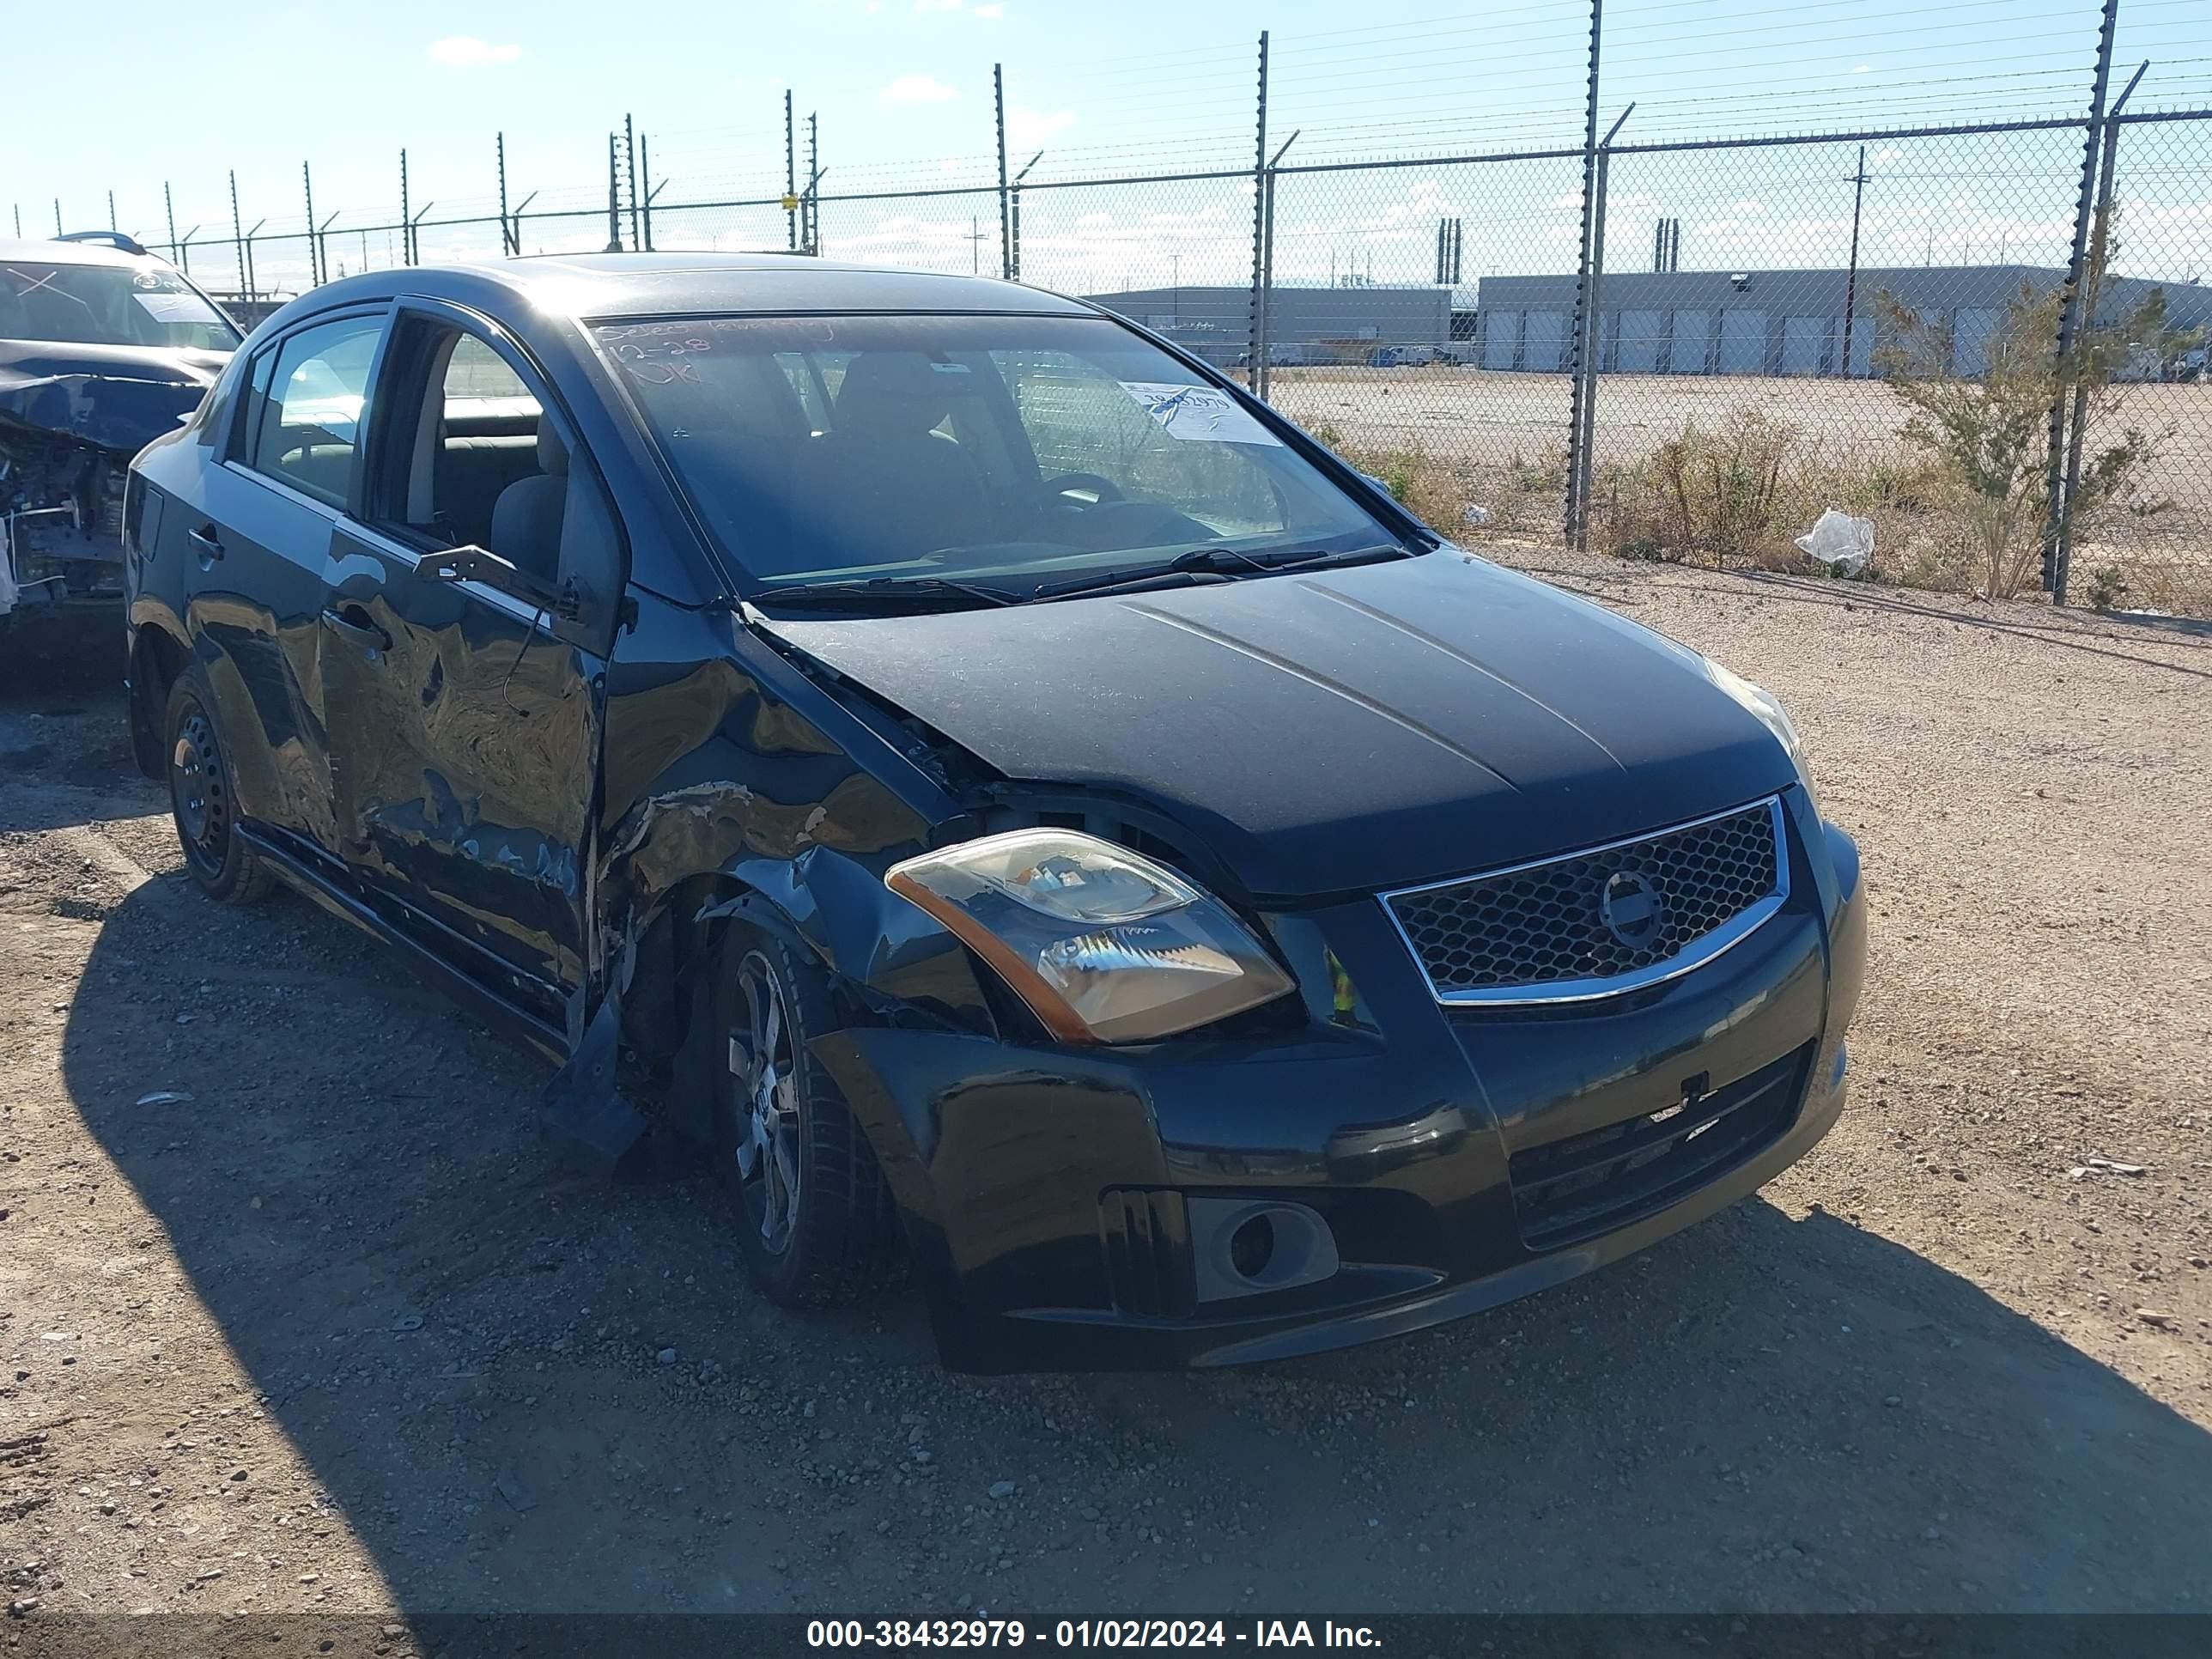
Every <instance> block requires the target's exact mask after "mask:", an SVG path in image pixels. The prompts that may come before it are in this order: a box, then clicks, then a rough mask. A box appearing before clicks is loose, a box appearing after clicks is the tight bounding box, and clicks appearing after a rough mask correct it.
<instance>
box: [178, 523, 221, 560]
mask: <svg viewBox="0 0 2212 1659" xmlns="http://www.w3.org/2000/svg"><path fill="white" fill-rule="evenodd" d="M185 540H186V541H188V542H190V543H191V544H192V545H193V546H194V547H196V548H197V549H198V550H199V556H200V557H202V558H204V559H219V558H221V557H222V543H221V542H219V541H217V540H216V536H215V526H213V525H211V524H204V525H202V526H200V527H199V528H198V529H197V530H187V531H186V532H185Z"/></svg>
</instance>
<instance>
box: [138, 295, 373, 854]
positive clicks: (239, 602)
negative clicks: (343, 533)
mask: <svg viewBox="0 0 2212 1659" xmlns="http://www.w3.org/2000/svg"><path fill="white" fill-rule="evenodd" d="M385 324H386V307H375V308H373V309H368V310H362V311H355V312H346V313H337V314H336V315H327V316H323V317H318V318H314V319H311V320H309V321H307V322H305V323H303V324H301V325H300V326H299V327H297V328H295V329H291V330H289V331H286V332H285V333H283V335H280V336H278V337H276V338H275V339H273V340H271V341H269V342H267V343H265V344H264V345H262V346H261V347H260V348H259V349H258V351H257V352H256V354H255V356H254V359H253V361H252V362H251V363H250V364H249V365H248V366H247V369H246V381H245V384H244V386H242V388H241V393H242V395H240V397H238V398H236V399H235V400H234V408H233V410H231V411H230V417H229V419H228V422H227V424H226V428H225V430H224V431H223V432H222V433H221V434H219V435H217V437H216V449H217V454H216V462H215V464H214V465H211V466H210V467H208V468H206V469H205V470H204V472H203V473H202V474H201V479H202V486H203V494H202V495H201V498H200V499H199V500H197V501H187V500H185V499H182V498H179V500H178V501H175V502H173V504H172V505H171V506H170V507H169V508H168V509H167V511H166V512H165V513H163V514H162V518H161V532H160V533H161V556H163V557H165V558H172V559H174V560H176V561H178V562H179V564H181V565H182V566H183V567H184V568H185V572H186V574H185V594H186V596H187V600H188V603H187V606H186V611H187V615H186V623H187V626H188V627H189V628H190V629H191V632H192V634H193V635H194V637H195V639H196V640H197V642H198V643H199V645H200V646H201V647H202V657H203V659H204V662H205V664H206V667H207V673H208V678H209V681H210V684H211V686H212V688H213V690H214V695H215V700H216V716H217V719H218V720H219V721H220V723H221V726H222V737H223V741H224V744H225V745H226V747H227V748H228V750H229V752H230V755H231V761H232V768H233V769H234V772H235V773H236V774H237V787H238V792H239V798H240V799H239V809H240V816H241V817H244V818H246V820H248V821H250V822H251V823H253V824H254V825H255V826H256V828H257V829H259V830H261V831H263V832H264V833H265V834H266V835H267V836H269V837H270V839H272V840H274V841H276V842H278V843H280V844H282V845H283V847H284V848H285V849H286V850H287V851H289V852H290V853H292V854H295V856H297V857H300V858H301V860H303V861H304V862H307V863H309V864H311V865H316V866H322V867H324V868H325V872H326V873H327V872H334V871H335V870H336V868H337V864H336V859H337V834H336V829H335V826H334V823H333V821H332V817H331V780H330V763H329V752H328V748H327V742H326V732H325V695H324V685H323V681H322V672H321V669H322V644H323V629H322V624H321V621H320V612H321V611H322V606H323V590H324V577H325V567H326V566H327V564H328V563H329V562H330V558H331V549H332V541H333V538H334V537H335V536H336V534H337V529H338V526H339V525H340V524H341V523H342V521H343V518H344V514H345V510H346V507H347V504H348V502H349V500H350V499H351V496H352V492H353V489H354V487H355V483H356V471H357V463H358V460H359V451H360V434H361V428H362V420H363V419H364V417H365V416H366V414H367V412H368V387H369V384H370V378H371V374H372V371H373V368H374V362H375V360H376V356H377V352H378V350H379V349H380V346H381V344H382V342H383V338H384V332H385Z"/></svg>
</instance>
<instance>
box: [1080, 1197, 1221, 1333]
mask: <svg viewBox="0 0 2212 1659" xmlns="http://www.w3.org/2000/svg"><path fill="white" fill-rule="evenodd" d="M1098 1224H1099V1226H1098V1231H1099V1242H1100V1243H1101V1244H1102V1245H1103V1248H1104V1249H1105V1252H1106V1282H1107V1285H1108V1287H1109V1289H1110V1290H1111V1291H1112V1293H1113V1297H1114V1305H1115V1307H1116V1308H1119V1309H1120V1310H1121V1311H1122V1312H1124V1313H1131V1314H1142V1315H1153V1316H1167V1317H1170V1318H1181V1317H1182V1316H1186V1315H1188V1313H1189V1312H1190V1311H1191V1310H1192V1309H1193V1308H1194V1307H1195V1306H1196V1305H1197V1302H1198V1285H1197V1276H1196V1275H1195V1274H1194V1273H1193V1272H1192V1269H1191V1260H1190V1218H1189V1215H1188V1212H1186V1211H1185V1210H1184V1208H1183V1201H1182V1194H1181V1193H1177V1192H1158V1191H1147V1190H1146V1189H1144V1188H1115V1189H1113V1190H1111V1191H1109V1192H1108V1193H1106V1194H1104V1195H1103V1197H1102V1198H1101V1199H1100V1200H1099V1204H1098Z"/></svg>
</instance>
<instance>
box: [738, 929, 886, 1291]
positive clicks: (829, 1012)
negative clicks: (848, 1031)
mask: <svg viewBox="0 0 2212 1659" xmlns="http://www.w3.org/2000/svg"><path fill="white" fill-rule="evenodd" d="M715 988H716V996H715V1004H716V1008H717V1012H718V1015H719V1018H720V1024H721V1026H722V1029H723V1031H724V1033H725V1042H726V1051H727V1054H728V1070H727V1075H726V1078H725V1079H724V1080H723V1087H722V1098H721V1101H720V1110H719V1111H718V1113H717V1114H716V1132H715V1139H716V1149H715V1150H716V1163H717V1165H718V1167H719V1170H720V1176H721V1179H722V1182H723V1184H724V1185H725V1186H726V1188H728V1189H729V1190H730V1193H731V1194H732V1198H733V1199H734V1200H735V1206H736V1209H737V1212H738V1243H739V1244H740V1246H741V1248H742V1249H744V1255H745V1261H746V1265H747V1266H748V1267H750V1269H751V1272H752V1277H753V1279H754V1280H755V1282H756V1283H757V1284H758V1285H759V1286H760V1288H761V1290H762V1291H763V1294H765V1295H766V1296H767V1297H768V1298H769V1300H770V1301H772V1302H775V1303H779V1304H782V1305H783V1306H785V1307H793V1308H822V1307H834V1306H837V1305H840V1304H848V1303H852V1302H855V1301H860V1300H862V1299H864V1298H865V1297H868V1296H871V1295H872V1294H875V1293H878V1292H879V1291H881V1290H882V1289H883V1288H884V1286H885V1285H888V1284H889V1283H890V1282H891V1281H892V1280H894V1279H896V1277H897V1273H898V1262H899V1249H898V1227H897V1220H896V1216H895V1214H894V1212H893V1211H892V1207H891V1200H890V1193H889V1191H888V1190H887V1189H886V1188H885V1187H884V1179H883V1174H882V1171H881V1170H879V1169H878V1166H877V1164H876V1158H875V1152H874V1150H873V1148H872V1147H871V1146H869V1145H868V1138H867V1134H866V1132H865V1131H864V1130H863V1129H862V1128H861V1127H860V1124H859V1123H858V1122H856V1121H854V1117H853V1114H852V1111H851V1109H849V1108H848V1106H847V1105H846V1103H845V1100H844V1097H843V1096H842V1094H840V1093H839V1092H838V1089H837V1085H836V1083H835V1082H834V1081H832V1079H830V1078H829V1074H828V1073H826V1072H824V1071H823V1068H822V1066H821V1064H820V1062H818V1061H817V1060H815V1058H814V1056H813V1055H812V1054H811V1053H810V1052H809V1051H808V1048H807V1044H808V1042H809V1041H810V1040H811V1038H812V1037H814V1036H817V1035H819V1034H820V1033H822V1032H824V1031H827V1030H830V1029H832V1028H833V1026H834V1024H835V1007H836V1005H835V1002H834V1000H833V999H832V998H831V995H830V992H829V978H828V975H826V974H825V973H824V972H823V969H821V967H820V966H819V965H818V964H817V963H815V962H814V961H813V960H812V958H811V957H807V956H804V955H802V954H801V953H800V952H799V951H794V950H793V948H792V947H791V946H790V945H788V944H787V943H786V942H785V941H784V940H783V939H779V938H777V937H775V936H774V935H772V934H770V933H767V932H765V931H763V930H762V929H760V928H757V927H750V926H747V925H744V924H742V923H740V924H736V925H733V926H732V927H731V929H730V930H729V932H728V933H726V935H725V936H724V939H723V941H722V948H721V951H720V961H719V963H718V967H717V973H716V987H715Z"/></svg>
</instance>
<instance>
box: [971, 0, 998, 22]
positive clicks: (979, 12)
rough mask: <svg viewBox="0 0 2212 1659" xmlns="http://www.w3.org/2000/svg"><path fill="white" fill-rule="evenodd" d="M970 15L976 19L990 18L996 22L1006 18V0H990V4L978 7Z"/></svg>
mask: <svg viewBox="0 0 2212 1659" xmlns="http://www.w3.org/2000/svg"><path fill="white" fill-rule="evenodd" d="M970 15H973V16H976V17H987V18H991V19H993V20H994V21H995V20H996V19H998V18H1001V17H1004V16H1005V15H1006V0H990V3H989V4H987V5H982V6H978V7H976V8H975V11H974V12H973V13H972V14H970Z"/></svg>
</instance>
